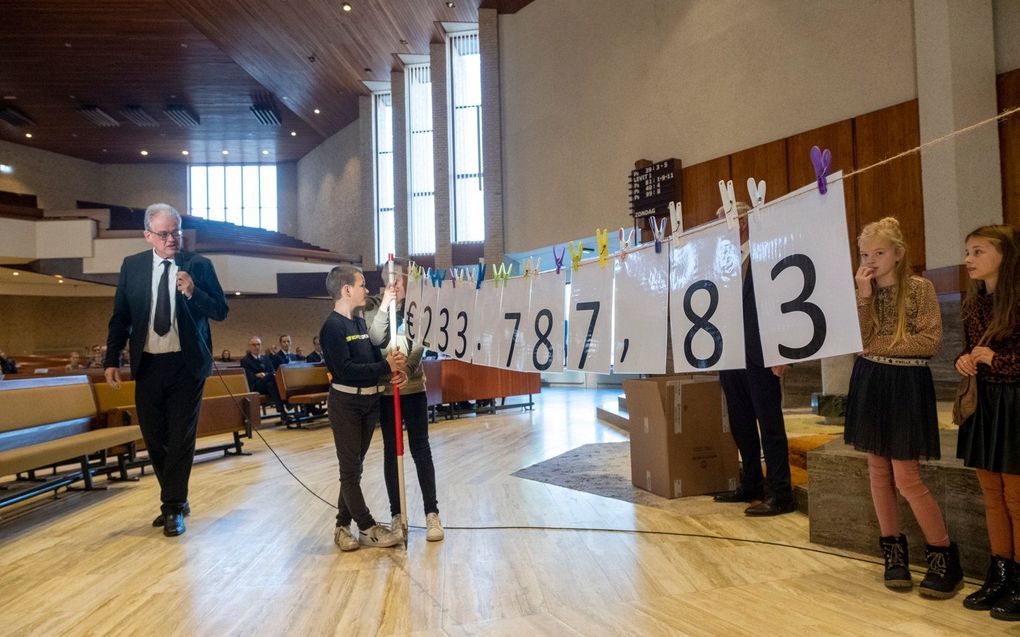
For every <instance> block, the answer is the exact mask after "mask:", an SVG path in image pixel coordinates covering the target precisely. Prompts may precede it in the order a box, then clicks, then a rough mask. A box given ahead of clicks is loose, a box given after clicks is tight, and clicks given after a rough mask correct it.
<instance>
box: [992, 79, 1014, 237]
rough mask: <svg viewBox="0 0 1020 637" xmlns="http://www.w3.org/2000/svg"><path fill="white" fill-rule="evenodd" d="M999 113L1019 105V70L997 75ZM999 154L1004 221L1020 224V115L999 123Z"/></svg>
mask: <svg viewBox="0 0 1020 637" xmlns="http://www.w3.org/2000/svg"><path fill="white" fill-rule="evenodd" d="M995 84H996V89H997V92H998V97H999V112H1000V113H1001V112H1002V111H1004V110H1006V109H1008V108H1016V107H1018V106H1020V69H1016V70H1014V71H1009V72H1008V73H1003V74H1002V75H1000V76H998V77H997V78H996V82H995ZM999 157H1000V165H1001V166H1002V220H1003V223H1007V224H1010V225H1012V226H1015V227H1020V114H1018V115H1012V116H1010V117H1008V118H1007V119H1005V120H1002V121H1001V122H999Z"/></svg>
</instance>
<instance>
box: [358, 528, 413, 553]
mask: <svg viewBox="0 0 1020 637" xmlns="http://www.w3.org/2000/svg"><path fill="white" fill-rule="evenodd" d="M358 541H359V542H361V543H362V544H364V545H365V546H377V547H379V548H386V547H388V546H396V545H398V544H403V543H404V537H403V536H402V535H401V534H400V531H391V530H390V529H387V528H386V527H385V526H383V525H381V524H376V525H375V526H373V527H372V528H370V529H369V530H367V531H362V532H361V533H359V534H358Z"/></svg>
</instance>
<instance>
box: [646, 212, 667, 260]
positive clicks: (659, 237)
mask: <svg viewBox="0 0 1020 637" xmlns="http://www.w3.org/2000/svg"><path fill="white" fill-rule="evenodd" d="M667 221H668V220H667V219H666V218H665V217H663V218H662V223H659V222H658V221H656V220H655V217H648V225H649V226H651V227H652V236H653V237H655V253H656V254H659V253H661V252H662V242H663V241H665V240H666V223H667Z"/></svg>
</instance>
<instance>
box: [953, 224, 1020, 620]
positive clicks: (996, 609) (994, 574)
mask: <svg viewBox="0 0 1020 637" xmlns="http://www.w3.org/2000/svg"><path fill="white" fill-rule="evenodd" d="M964 263H965V264H966V266H967V273H968V274H969V275H970V279H971V285H970V290H969V291H968V293H967V298H966V300H964V302H963V312H962V314H963V330H964V338H965V341H966V346H965V347H964V350H963V353H962V354H960V356H959V357H958V358H957V359H956V370H957V371H958V372H960V373H961V374H963V375H964V376H975V375H976V376H977V410H976V411H975V412H974V414H973V415H972V416H971V417H970V418H968V419H967V420H966V421H965V422H964V423H963V426H961V427H960V438H959V443H958V445H957V455H958V456H959V457H960V458H962V459H963V463H964V464H965V465H967V466H968V467H973V468H974V469H976V473H977V477H978V481H979V482H980V483H981V493H982V496H983V498H984V501H985V521H986V524H987V525H988V538H989V541H990V543H991V549H992V555H991V560H990V563H989V566H988V575H987V577H986V578H985V583H984V585H983V586H982V587H981V588H980V589H979V590H978V591H977V592H976V593H973V594H971V595H968V596H967V598H966V599H964V600H963V605H964V606H966V607H967V608H971V609H974V610H989V609H991V611H992V617H994V618H996V619H1003V620H1009V621H1017V620H1020V565H1018V564H1017V561H1018V558H1020V311H1018V308H1017V304H1018V303H1020V237H1018V235H1017V232H1016V230H1014V229H1013V228H1011V227H1010V226H982V227H980V228H978V229H977V230H975V231H973V232H971V233H970V234H969V235H967V257H966V260H965V261H964Z"/></svg>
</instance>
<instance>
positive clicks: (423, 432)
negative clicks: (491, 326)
mask: <svg viewBox="0 0 1020 637" xmlns="http://www.w3.org/2000/svg"><path fill="white" fill-rule="evenodd" d="M404 288H405V285H404V277H403V276H402V275H398V276H397V281H396V284H394V285H392V286H389V287H387V288H386V292H385V293H384V294H383V295H382V299H381V301H380V303H379V307H378V309H377V310H376V311H375V313H374V314H373V316H371V317H368V319H367V320H369V321H370V324H369V328H368V334H369V336H370V337H371V339H372V344H373V345H375V346H376V347H379V348H381V349H382V351H383V353H385V352H386V350H387V349H389V347H390V312H389V307H390V303H397V304H398V308H397V329H398V332H397V348H398V349H399V350H400V352H401V353H403V354H404V355H405V356H407V382H406V383H404V384H402V385H400V386H399V387H400V414H401V420H402V421H403V425H404V426H405V427H406V428H407V440H408V444H409V446H410V447H411V457H412V458H414V468H415V471H416V473H417V474H418V486H419V487H421V495H422V501H423V504H424V509H425V539H426V540H428V541H429V542H438V541H440V540H442V539H443V536H444V533H443V525H442V523H441V522H440V520H439V506H438V503H437V501H436V468H435V465H434V464H433V462H432V448H431V447H430V446H429V413H428V399H427V398H426V396H425V369H424V368H423V367H422V364H421V360H422V355H423V354H424V353H425V349H424V348H423V347H421V346H420V345H419V346H412V344H411V342H410V339H409V338H408V337H407V334H406V333H405V332H404V329H403V327H404V326H403V308H402V307H401V306H400V305H401V303H402V301H403V299H404ZM381 380H382V382H385V381H386V380H387V379H381ZM379 412H380V415H381V427H382V435H383V454H384V456H383V476H384V477H385V479H386V494H387V495H388V496H389V500H390V514H391V515H392V516H393V518H392V523H391V524H390V528H391V529H393V530H397V529H400V530H401V532H403V527H404V525H403V521H404V520H403V519H402V518H401V516H402V515H403V514H402V512H401V510H400V486H399V482H398V476H397V431H396V426H395V424H394V423H395V420H396V410H395V409H394V405H393V388H392V386H391V385H388V386H387V388H386V393H385V394H384V395H383V397H382V398H381V399H380V403H379Z"/></svg>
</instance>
